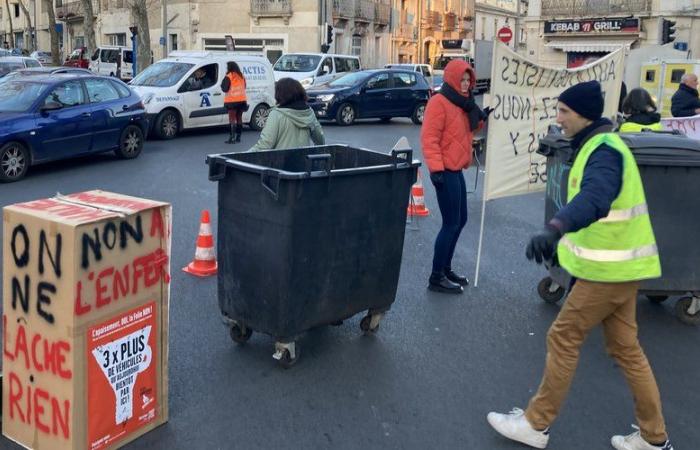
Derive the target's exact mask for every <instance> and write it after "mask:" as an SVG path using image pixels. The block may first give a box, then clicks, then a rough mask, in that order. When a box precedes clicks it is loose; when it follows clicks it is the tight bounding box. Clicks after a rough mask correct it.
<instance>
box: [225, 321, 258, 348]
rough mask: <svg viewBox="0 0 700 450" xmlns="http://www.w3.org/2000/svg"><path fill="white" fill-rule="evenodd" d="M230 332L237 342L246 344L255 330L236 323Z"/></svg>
mask: <svg viewBox="0 0 700 450" xmlns="http://www.w3.org/2000/svg"><path fill="white" fill-rule="evenodd" d="M230 334H231V339H233V341H234V342H235V343H237V344H245V343H246V342H248V339H250V337H251V336H252V335H253V330H251V329H250V328H247V327H244V326H242V325H239V324H237V323H234V324H233V325H231V328H230Z"/></svg>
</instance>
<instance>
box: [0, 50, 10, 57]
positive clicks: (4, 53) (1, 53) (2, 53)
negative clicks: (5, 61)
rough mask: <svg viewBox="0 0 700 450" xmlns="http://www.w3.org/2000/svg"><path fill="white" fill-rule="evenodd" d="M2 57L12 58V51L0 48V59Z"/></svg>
mask: <svg viewBox="0 0 700 450" xmlns="http://www.w3.org/2000/svg"><path fill="white" fill-rule="evenodd" d="M3 56H12V51H11V50H7V49H4V48H0V57H3Z"/></svg>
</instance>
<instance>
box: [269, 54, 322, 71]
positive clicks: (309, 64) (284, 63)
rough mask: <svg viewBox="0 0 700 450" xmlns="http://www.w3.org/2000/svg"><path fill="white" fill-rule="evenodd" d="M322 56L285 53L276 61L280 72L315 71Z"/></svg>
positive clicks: (275, 68)
mask: <svg viewBox="0 0 700 450" xmlns="http://www.w3.org/2000/svg"><path fill="white" fill-rule="evenodd" d="M320 61H321V57H320V56H318V55H284V56H282V57H281V58H280V59H278V60H277V62H276V63H275V67H274V70H276V71H278V72H313V71H315V70H316V67H318V63H319V62H320Z"/></svg>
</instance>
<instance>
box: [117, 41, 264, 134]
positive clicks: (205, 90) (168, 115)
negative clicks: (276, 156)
mask: <svg viewBox="0 0 700 450" xmlns="http://www.w3.org/2000/svg"><path fill="white" fill-rule="evenodd" d="M229 61H235V62H236V63H238V65H239V66H240V68H241V71H242V72H243V75H244V76H245V79H246V95H247V97H248V105H249V106H250V108H249V109H248V111H246V112H244V113H243V121H244V122H248V123H249V124H250V128H252V129H253V130H262V128H263V127H264V126H265V122H266V121H267V114H268V113H269V111H270V108H271V107H272V105H274V104H275V79H274V77H273V75H272V66H271V65H270V62H269V61H268V59H267V58H266V57H264V56H262V54H251V53H240V52H223V51H175V52H172V53H170V54H169V55H168V57H167V58H165V59H161V60H160V61H158V62H157V63H155V64H152V65H150V66H148V67H147V68H146V70H144V71H143V72H140V73H139V74H138V75H136V77H135V78H134V79H133V80H131V82H130V83H129V85H130V86H131V87H132V89H134V91H136V92H137V93H138V94H139V95H140V96H141V98H142V99H143V103H144V105H145V106H146V114H147V116H148V118H149V124H150V126H151V131H152V132H153V133H154V134H155V135H156V136H157V137H159V138H161V139H172V138H174V137H175V136H177V134H178V132H180V131H181V130H183V129H189V128H199V127H211V126H217V125H224V124H228V114H227V111H226V109H225V108H224V93H223V92H221V87H220V86H221V81H222V80H223V79H224V77H225V76H226V63H228V62H229ZM199 69H202V70H203V71H204V72H205V76H204V79H203V80H204V83H203V86H204V87H200V86H198V87H194V88H191V87H190V84H191V80H193V79H194V73H195V71H197V70H199Z"/></svg>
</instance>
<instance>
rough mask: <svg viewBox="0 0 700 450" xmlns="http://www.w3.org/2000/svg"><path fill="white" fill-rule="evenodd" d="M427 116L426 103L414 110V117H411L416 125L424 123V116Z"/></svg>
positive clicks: (420, 104)
mask: <svg viewBox="0 0 700 450" xmlns="http://www.w3.org/2000/svg"><path fill="white" fill-rule="evenodd" d="M424 115H425V103H419V104H418V105H416V108H415V109H414V110H413V115H411V120H412V121H413V123H415V124H416V125H420V124H422V123H423V116H424Z"/></svg>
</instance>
